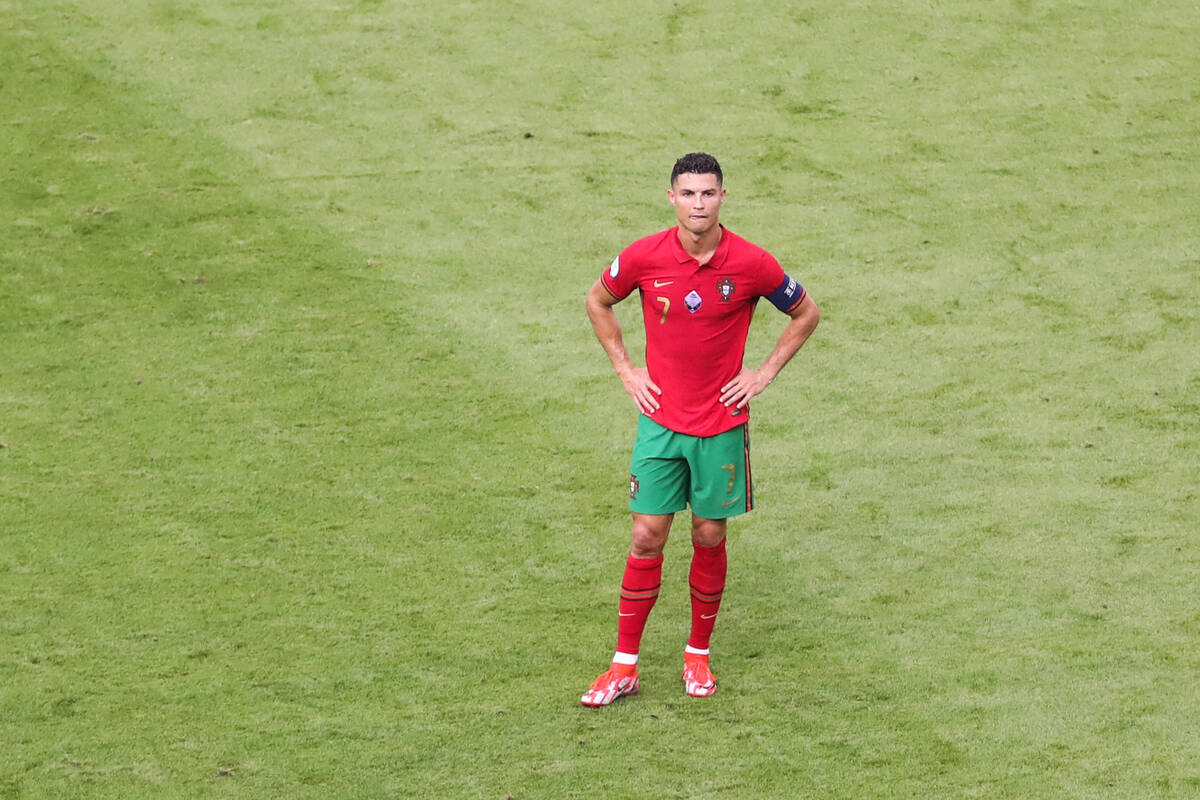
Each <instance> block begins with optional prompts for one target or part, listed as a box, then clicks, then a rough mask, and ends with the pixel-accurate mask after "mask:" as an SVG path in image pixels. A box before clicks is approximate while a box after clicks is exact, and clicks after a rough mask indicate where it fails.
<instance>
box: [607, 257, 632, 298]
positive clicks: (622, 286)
mask: <svg viewBox="0 0 1200 800" xmlns="http://www.w3.org/2000/svg"><path fill="white" fill-rule="evenodd" d="M636 272H637V259H636V258H634V257H633V254H632V253H631V252H630V248H628V247H626V248H625V249H624V250H622V251H621V254H620V255H619V256H617V257H616V258H614V259H613V260H612V263H611V264H609V265H608V269H606V270H604V272H602V273H601V274H600V282H601V283H603V284H604V288H605V289H608V291H609V292H611V293H612V296H613V297H615V298H617V299H618V300H624V299H625V298H626V297H628V296H629V293H630V292H632V291H633V290H634V289H636V288H637V276H636V274H635V273H636Z"/></svg>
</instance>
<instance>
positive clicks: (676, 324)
mask: <svg viewBox="0 0 1200 800" xmlns="http://www.w3.org/2000/svg"><path fill="white" fill-rule="evenodd" d="M721 234H722V235H721V242H720V244H718V245H717V250H716V252H715V253H713V256H712V258H711V259H709V261H708V263H707V264H700V263H699V262H697V261H696V259H694V258H692V257H691V256H690V255H688V252H687V251H686V250H684V249H683V245H682V244H680V242H679V236H678V233H677V228H670V229H669V230H665V231H662V232H661V233H656V234H654V235H652V236H647V237H645V238H644V239H638V240H637V241H636V242H634V243H633V244H631V245H629V247H627V248H625V249H624V250H623V251H622V252H621V254H620V255H619V256H617V258H616V259H615V260H614V261H613V262H612V266H610V267H609V268H608V269H607V270H605V271H604V273H603V274H602V275H601V276H600V280H601V281H603V282H604V287H605V288H606V289H608V291H610V292H611V293H612V295H613V296H614V297H616V298H618V299H622V300H623V299H624V298H626V297H628V296H629V294H630V293H631V292H632V291H633V290H634V289H638V290H639V291H640V292H641V294H642V314H643V317H644V319H645V325H646V367H647V369H648V370H649V372H650V379H651V380H653V381H654V382H655V383H656V384H658V387H659V388H660V389H662V392H663V393H662V396H661V397H659V398H658V400H659V403H660V404H661V405H662V407H661V408H660V409H659V410H658V411H655V412H654V414H653V415H652V416H651V419H653V420H654V421H655V422H657V423H658V424H660V425H662V426H663V427H665V428H670V429H671V430H673V431H675V432H676V433H686V434H688V435H691V436H716V435H717V434H719V433H724V432H725V431H727V430H730V429H731V428H735V427H737V426H738V425H741V424H743V423H745V422H746V420H747V419H749V416H750V407H749V406H746V407H745V408H742V409H738V408H735V407H732V406H731V407H728V408H727V407H726V406H725V404H723V403H722V402H721V399H720V398H721V387H722V386H724V385H725V384H727V383H729V381H731V380H733V378H734V377H735V376H736V375H737V374H738V373H739V372H740V371H741V369H742V359H743V358H744V357H745V353H746V335H747V334H748V333H749V331H750V320H751V319H752V318H753V316H754V307H755V306H756V305H757V304H758V298H760V297H768V298H770V300H771V302H773V303H774V304H775V305H776V306H778V307H779V308H780V309H781V310H783V311H791V310H792V309H794V308H795V307H796V306H797V305H799V304H800V301H801V300H803V299H804V288H803V287H802V286H800V285H799V284H797V283H796V282H795V281H794V280H792V279H791V278H789V277H788V276H787V275H786V274H784V271H783V268H782V267H780V266H779V262H778V261H776V260H775V258H774V256H772V255H771V254H770V253H768V252H767V251H766V250H764V249H762V248H761V247H759V246H758V245H755V244H752V243H750V242H748V241H746V240H745V239H743V238H742V237H740V236H738V235H736V234H734V233H732V232H731V231H728V230H726V229H725V228H724V226H722V228H721Z"/></svg>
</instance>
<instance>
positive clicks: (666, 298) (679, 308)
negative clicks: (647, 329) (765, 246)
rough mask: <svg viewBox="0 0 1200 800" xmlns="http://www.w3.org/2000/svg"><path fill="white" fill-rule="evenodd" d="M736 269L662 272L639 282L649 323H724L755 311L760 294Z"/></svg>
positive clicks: (689, 324) (670, 324)
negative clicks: (754, 290)
mask: <svg viewBox="0 0 1200 800" xmlns="http://www.w3.org/2000/svg"><path fill="white" fill-rule="evenodd" d="M750 284H751V282H750V281H749V280H748V278H747V277H746V276H744V275H741V274H739V273H737V272H736V271H727V270H717V269H712V268H703V267H702V268H700V269H692V270H678V271H662V272H661V273H655V274H651V275H648V276H646V277H645V278H644V279H643V280H642V281H641V282H640V284H639V287H638V288H639V289H641V292H642V306H643V309H644V311H645V316H646V323H647V325H651V324H657V325H660V326H672V327H673V325H672V324H674V325H688V326H697V325H699V326H703V325H705V324H708V323H716V324H724V323H726V322H728V321H729V320H730V319H731V318H737V317H739V316H744V315H748V314H749V313H752V311H753V307H754V301H755V300H757V299H758V298H757V295H755V294H753V293H752V292H751V291H750Z"/></svg>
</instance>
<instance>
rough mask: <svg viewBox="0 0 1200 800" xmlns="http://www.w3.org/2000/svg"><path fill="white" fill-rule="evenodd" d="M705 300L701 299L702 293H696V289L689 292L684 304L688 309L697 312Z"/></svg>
mask: <svg viewBox="0 0 1200 800" xmlns="http://www.w3.org/2000/svg"><path fill="white" fill-rule="evenodd" d="M703 302H704V301H703V300H701V299H700V295H698V294H696V290H695V289H693V290H692V291H690V292H688V293H687V297H685V298H683V304H684V305H685V306H687V310H688V311H690V312H692V313H693V314H695V313H696V312H697V311H699V310H700V304H701V303H703Z"/></svg>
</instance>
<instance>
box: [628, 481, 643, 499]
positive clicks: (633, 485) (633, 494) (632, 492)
mask: <svg viewBox="0 0 1200 800" xmlns="http://www.w3.org/2000/svg"><path fill="white" fill-rule="evenodd" d="M640 487H641V484H639V483H638V479H637V475H630V476H629V499H630V500H636V499H637V493H638V489H639V488H640Z"/></svg>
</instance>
